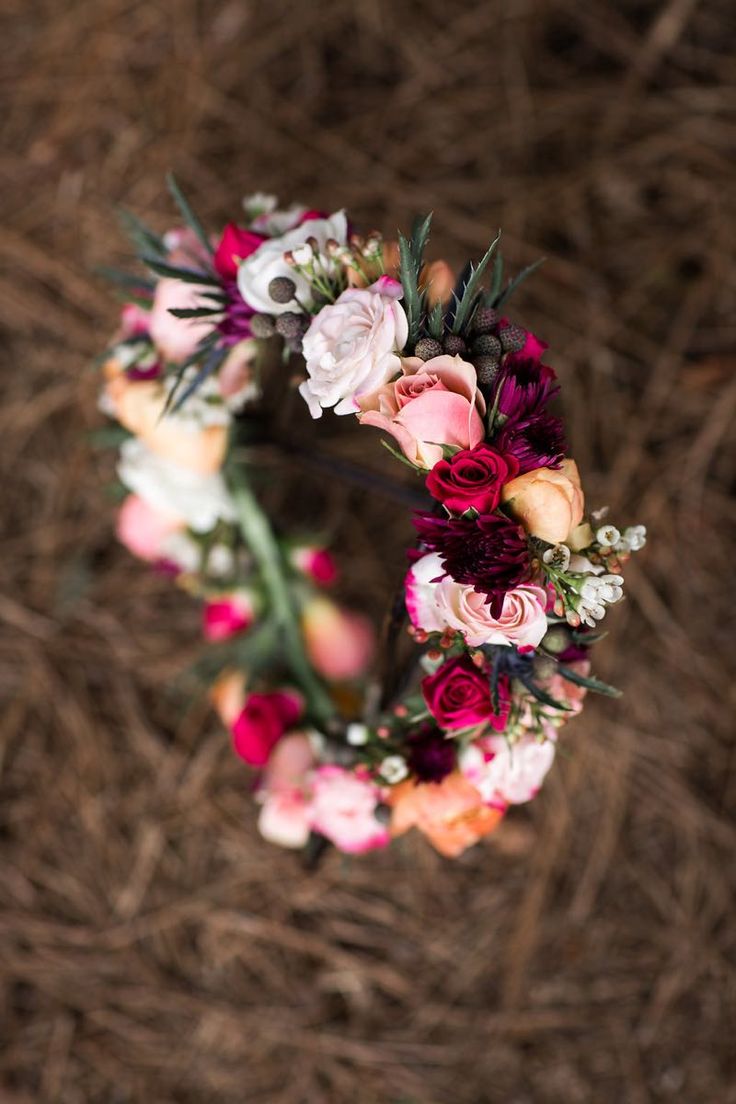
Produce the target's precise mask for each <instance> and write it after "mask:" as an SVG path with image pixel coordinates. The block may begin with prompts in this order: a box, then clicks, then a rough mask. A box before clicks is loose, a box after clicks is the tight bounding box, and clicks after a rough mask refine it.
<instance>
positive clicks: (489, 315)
mask: <svg viewBox="0 0 736 1104" xmlns="http://www.w3.org/2000/svg"><path fill="white" fill-rule="evenodd" d="M497 325H498V311H496V310H494V309H493V307H478V309H477V311H476V312H475V314H474V315H473V332H474V333H477V334H487V333H490V332H491V330H492V329H494V327H495V326H497Z"/></svg>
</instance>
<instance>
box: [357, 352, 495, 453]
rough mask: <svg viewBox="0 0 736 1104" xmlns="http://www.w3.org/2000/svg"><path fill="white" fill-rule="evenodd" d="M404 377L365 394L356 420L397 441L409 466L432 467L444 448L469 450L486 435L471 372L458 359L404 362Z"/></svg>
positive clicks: (410, 359)
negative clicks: (453, 447) (389, 435)
mask: <svg viewBox="0 0 736 1104" xmlns="http://www.w3.org/2000/svg"><path fill="white" fill-rule="evenodd" d="M402 371H403V375H402V376H401V377H400V378H399V379H398V380H395V381H394V382H393V383H388V384H386V385H385V386H383V387H381V388H380V390H378V391H376V392H375V393H374V394H372V395H366V396H365V397H364V398H363V399H362V400H361V403H360V408H361V411H362V413H361V414H360V416H359V421H360V422H361V423H363V424H364V425H372V426H376V428H377V429H383V430H385V431H386V433H390V434H391V435H392V436H393V437H395V438H396V440H397V442H398V444H399V446H400V448H401V450H402V452H403V453H404V455H405V456H406V457H407V459H408V460H410V461H411V462H412V464H416V465H417V466H418V467H421V468H433V467H434V465H435V464H436V463H438V461H440V460H441V459H442V446H443V445H456V446H457V447H458V448H461V449H472V448H475V446H476V445H478V444H480V442H481V441H482V440H483V438H484V436H485V430H484V427H483V418H482V417H481V415H482V414H483V413H484V412H485V402H484V399H483V396H482V395H481V394H480V392H479V391H478V386H477V384H478V380H477V376H476V374H475V368H474V367H473V365H472V364H468V363H467V362H466V361H464V360H462V359H461V358H460V357H457V356H454V357H453V356H438V357H434V358H433V359H432V360H427V361H423V360H420V359H419V357H408V358H406V359H405V360H404V361H403V363H402Z"/></svg>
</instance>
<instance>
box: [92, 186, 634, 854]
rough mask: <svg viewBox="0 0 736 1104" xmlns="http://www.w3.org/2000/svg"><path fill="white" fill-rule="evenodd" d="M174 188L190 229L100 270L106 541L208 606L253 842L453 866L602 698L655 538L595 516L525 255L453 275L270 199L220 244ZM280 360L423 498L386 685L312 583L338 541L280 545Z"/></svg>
mask: <svg viewBox="0 0 736 1104" xmlns="http://www.w3.org/2000/svg"><path fill="white" fill-rule="evenodd" d="M169 185H170V189H171V191H172V194H173V196H174V199H175V200H176V202H177V205H178V207H179V211H180V213H181V216H182V221H183V225H182V226H181V228H179V229H176V230H172V231H170V232H168V233H166V234H164V235H163V236H159V235H158V234H157V233H155V232H154V231H152V230H151V229H149V228H148V227H147V226H145V225H143V224H142V223H141V222H140V221H138V220H137V219H136V218H134V217H133V216H131V215H128V214H126V215H125V216H124V218H125V221H126V224H127V228H128V230H129V232H130V234H131V236H132V238H133V240H134V242H135V244H136V247H137V250H138V253H139V258H140V260H141V261H142V262H143V263H144V265H145V266H146V268H147V270H148V273H149V274H150V277H149V278H141V277H139V276H131V275H130V274H127V273H122V272H117V271H114V270H109V271H108V275H110V276H111V278H112V279H114V280H115V281H116V282H117V283H118V285H119V286H120V288H121V290H122V292H123V296H124V301H125V305H124V306H123V309H122V315H121V321H120V327H119V330H118V333H117V334H116V337H115V339H114V341H113V343H112V345H111V347H110V348H109V349H108V350H107V352H106V354H105V356H104V358H103V373H104V377H105V383H104V390H103V396H102V407H103V409H104V411H105V413H106V414H108V415H110V416H111V417H112V418H114V419H115V420H116V421H117V423H118V427H119V433H120V435H121V436H122V438H123V440H122V443H121V444H120V458H119V463H118V468H117V471H118V475H119V479H120V482H121V483H122V485H123V487H124V488H125V492H126V497H125V499H124V501H123V502H122V505H121V507H120V511H119V514H118V520H117V532H118V535H119V537H120V539H121V541H122V542H123V543H124V544H125V545H126V546H127V547H128V548H129V549H130V550H131V551H132V552H133V553H134V554H135V555H137V556H139V557H140V558H141V559H143V560H145V561H147V562H148V563H150V564H152V565H154V566H155V567H156V569H157V570H159V571H164V572H166V573H169V574H171V575H172V576H174V577H175V579H176V581H177V583H178V584H179V585H181V586H182V587H184V589H185V590H186V591H188V592H189V593H190V594H192V595H195V596H196V597H198V598H200V599H201V600H202V603H203V629H204V635H205V637H206V639H207V640H208V641H210V642H212V645H213V647H212V650H211V663H210V664H209V671H210V677H211V691H210V693H211V700H212V702H213V704H214V706H215V708H216V710H217V712H218V713H219V716H220V717H221V719H222V721H223V723H224V725H225V726H227V728H228V729H229V732H230V734H231V737H232V743H233V746H234V749H235V752H236V754H237V755H238V756H240V758H241V759H242V760H244V761H245V763H247V764H249V765H250V767H252V768H254V769H255V770H256V771H257V772H258V773H257V786H256V799H257V801H258V802H259V804H260V814H259V819H258V824H259V828H260V831H261V833H262V834H263V836H265V837H266V839H268V840H270V841H272V842H274V843H277V844H280V845H282V846H285V847H292V848H307V849H308V851H311V852H312V853H314V854H316V853H319V851H320V850H321V849H322V848H323V847H324V846H326V844H327V843H328V842H329V843H332V844H333V845H334V846H336V847H337V848H339V849H340V850H341V851H344V852H349V853H358V852H364V851H367V850H369V849H372V848H376V847H382V846H384V845H386V844H387V843H388V842H389V841H390V840H391V839H392V838H393V837H396V836H399V835H401V834H402V833H404V832H406V831H407V830H408V829H410V828H412V827H414V828H417V829H419V830H420V831H421V832H422V833H424V834H425V835H426V836H427V837H428V839H429V840H430V841H431V842H432V844H434V846H435V847H436V848H437V850H439V851H440V852H441V853H442V854H443V855H447V856H456V855H458V854H460V853H461V852H462V851H463V850H464V849H465V848H466V847H468V846H469V845H471V844H473V843H475V842H476V841H477V840H478V839H480V838H481V837H483V836H485V835H486V834H488V833H490V832H492V831H493V830H494V829H495V828H496V827H497V825H498V824H499V822H500V821H501V819H502V817H503V816H504V815H505V813H506V812H507V810H508V808H509V806H511V805H516V804H520V803H524V802H527V801H529V800H530V799H531V798H533V797H534V796H535V794H536V793H537V791H538V790H539V788H540V786H541V784H542V781H543V779H544V777H545V775H546V774H547V772H548V770H549V769H550V767H551V765H552V762H553V760H554V757H555V752H556V749H557V743H558V737H559V730H560V728H561V726H562V725H563V724H564V723H565V722H566V721H567V720H568V718H570V717H571V716H573V715H575V714H576V713H578V712H579V711H580V709H581V708H582V702H583V698H584V696H585V694H586V691H587V690H596V691H598V692H601V693H604V694H612V695H613V694H616V693H617V691H616V690H614V689H613V688H612V687H609V686H607V685H605V684H604V683H602V682H600V681H599V680H597V679H595V678H593V677H592V676H591V675H590V663H589V659H588V653H589V650H590V648H591V646H592V645H593V644H594V643H595V642H596V640H597V639H599V638H600V634H599V633H597V632H596V629H597V627H598V623H599V622H600V621H601V619H602V618H603V617H604V615H605V613H606V608H607V606H609V605H610V604H612V603H615V602H618V601H619V599H621V597H622V584H623V578H622V575H621V568H622V565H623V564H624V563H625V561H626V560H627V559H628V557H629V555H630V554H631V553H632V552H635V551H637V550H638V549H640V548H642V547H643V545H644V543H645V530H644V527H643V526H641V525H636V526H632V527H629V528H626V529H624V530H623V531H621V530H619V529H618V528H616V526H615V525H613V524H611V523H610V522H609V521H608V520H607V517H606V511H605V510H600V511H598V512H597V513H594V514H591V515H589V516H586V514H585V510H584V498H583V491H582V488H581V483H580V476H579V473H578V469H577V466H576V464H575V462H574V460H572V459H570V458H569V457H568V455H567V447H566V443H565V437H564V431H563V424H562V422H561V420H560V418H559V417H557V416H556V415H555V414H553V413H550V411H549V404H550V402H551V400H552V399H554V398H555V396H556V394H557V392H558V390H559V388H558V385H557V380H556V375H555V372H554V371H553V369H552V368H551V367H549V365H547V364H545V363H544V359H543V357H544V353H545V349H546V347H547V346H546V345H545V344H544V342H542V341H540V340H539V339H538V338H537V337H535V336H534V335H533V334H532V333H529V332H528V331H527V330H525V329H523V328H522V327H521V326H519V325H518V324H516V323H514V322H512V321H510V320H509V318H508V317H507V316H506V314H505V309H506V303H507V301H508V299H509V296H510V295H511V294H512V292H513V291H514V290H515V288H516V287H517V286H518V285H519V283H520V282H521V280H522V279H523V278H524V277H525V276H526V275H528V273H529V272H530V271H531V270H532V269H533V268H535V267H536V265H533V266H531V267H530V268H529V269H527V270H525V271H524V272H522V273H521V274H520V275H519V276H517V277H516V278H515V279H513V280H511V281H510V282H509V283H504V276H503V261H502V258H501V252H500V249H499V239H498V238H496V240H495V241H494V242H493V243H492V244H491V246H490V247H489V249H488V250H487V252H486V253H485V255H484V256H483V257H482V259H481V260H480V261H479V262H478V263H477V264H475V265H473V264H469V265H468V266H467V268H466V269H465V270H464V271H463V272H462V274H461V275H460V277H459V279H458V280H457V281H455V280H454V279H453V276H452V273H451V271H450V269H449V266H448V265H447V264H446V263H445V262H443V261H434V262H431V263H428V262H426V261H425V252H426V247H427V242H428V238H429V231H430V223H431V216H428V217H427V218H424V219H421V218H420V219H417V220H416V221H415V224H414V227H413V230H412V233H411V234H410V235H409V236H408V237H404V236H402V235H399V238H398V242H389V241H385V240H384V239H383V238H382V237H381V235H380V234H378V233H370V234H367V235H361V234H359V233H357V232H356V231H355V230H354V229H353V227H352V226H351V224H350V223H349V221H348V219H347V217H346V214H345V212H344V211H338V212H336V213H335V214H332V215H327V214H324V213H322V212H318V211H311V210H306V209H305V208H303V207H301V206H292V207H289V208H288V209H285V210H283V209H279V208H278V206H277V204H276V200H275V199H274V198H273V197H271V196H265V195H256V196H253V197H251V198H249V199H247V200H246V201H245V202H244V210H245V214H244V217H243V223H244V225H238V224H236V223H234V222H231V223H228V225H227V226H226V227H225V229H224V231H223V232H222V234H221V235H220V237H219V238H212V237H210V235H209V234H208V233H207V232H206V231H205V230H204V228H203V227H202V224H201V223H200V221H199V220H198V219H197V217H196V216H195V215H194V213H193V211H192V210H191V208H190V206H189V204H188V203H187V201H186V200H185V198H184V196H183V195H182V193H181V191H180V189H179V187H178V185H177V184H176V182H175V181H174V179H173V178H170V179H169ZM295 368H296V369H297V375H298V378H299V380H300V382H299V385H298V390H299V393H300V394H301V396H302V397H303V399H304V400H305V402H306V403H307V405H308V407H309V410H310V412H311V414H312V417H313V418H319V417H321V415H322V413H323V411H324V410H325V409H330V408H331V409H333V410H334V413H335V414H338V415H354V416H356V417H357V419H358V422H359V423H360V424H361V425H362V426H373V427H375V428H377V429H380V430H383V431H384V433H385V434H386V435H387V437H388V440H384V441H383V442H382V443H383V444H385V445H386V446H387V447H388V448H389V449H390V451H391V452H392V453H393V454H394V455H395V457H396V458H397V460H399V461H401V462H402V463H403V464H405V465H407V466H408V467H409V468H411V470H412V471H413V472H414V473H415V474H417V475H418V476H420V477H421V479H422V481H423V483H424V488H425V490H424V491H423V492H422V494H423V495H424V498H421V497H420V498H419V501H420V503H423V504H422V506H421V508H419V509H418V510H417V511H416V512H415V514H414V519H413V521H414V526H415V528H416V531H417V543H416V546H415V547H414V548H413V549H412V550H411V551H410V553H409V560H410V567H409V570H408V572H407V574H406V578H405V581H404V585H403V588H402V591H401V594H400V595H399V598H398V601H397V602H396V603H395V604H394V608H393V610H392V611H391V613H390V616H389V617H388V618H387V626H388V627H387V630H386V632H385V634H384V639H383V641H382V644H381V648H380V650H381V653H382V655H381V657H380V658H381V659H382V660H383V667H384V678H383V680H382V682H381V683H380V684H379V683H378V682H377V680H376V679H375V678H371V677H369V675H368V670H369V665H370V661H371V659H372V653H373V651H374V647H373V645H374V639H373V630H372V628H371V626H370V624H369V623H368V622H367V620H366V619H365V618H364V617H363V616H361V615H359V614H357V613H355V612H352V611H350V610H347V609H345V608H343V607H342V606H340V605H339V604H337V603H336V602H335V601H333V600H332V599H331V598H330V597H329V596H328V595H327V593H326V588H328V587H329V585H330V584H331V583H332V582H333V580H334V578H335V576H336V572H337V569H336V565H335V562H334V560H333V558H332V556H331V554H330V552H329V551H328V549H327V548H325V547H324V546H323V544H322V543H321V542H320V541H318V540H317V539H315V538H304V537H301V536H300V537H295V536H293V535H289V534H284V533H282V532H277V531H276V529H275V528H274V526H273V525H272V524H271V522H270V521H269V519H268V517H267V515H266V513H265V512H264V509H263V508H262V506H261V504H260V501H259V496H257V495H256V494H255V493H254V490H253V484H254V482H255V480H256V478H257V476H258V464H257V463H256V462H255V461H254V460H253V445H254V443H257V442H258V440H259V435H260V430H261V429H262V427H263V423H264V417H265V415H264V409H266V408H267V406H268V395H269V392H271V391H273V390H274V389H277V388H279V387H280V388H282V389H283V386H284V385H285V384H284V381H285V372H286V374H287V376H288V374H289V373H291V375H292V377H293V373H294V369H295ZM404 628H406V629H407V630H408V634H409V636H410V637H411V641H408V639H407V638H406V636H405V634H404V633H403V631H402V630H403V629H404ZM402 641H406V642H407V643H408V644H409V645H410V646H409V649H408V651H409V653H410V654H409V656H408V658H407V661H406V662H405V663H399V661H398V659H397V658H396V650H397V647H398V645H399V644H400V643H401V642H402ZM405 650H406V649H405Z"/></svg>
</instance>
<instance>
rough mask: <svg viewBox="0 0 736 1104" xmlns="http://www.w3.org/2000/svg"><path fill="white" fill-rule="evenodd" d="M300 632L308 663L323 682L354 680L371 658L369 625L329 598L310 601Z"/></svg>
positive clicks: (365, 620)
mask: <svg viewBox="0 0 736 1104" xmlns="http://www.w3.org/2000/svg"><path fill="white" fill-rule="evenodd" d="M302 630H303V633H304V642H305V644H306V646H307V652H308V654H309V658H310V660H311V661H312V663H313V664H314V666H315V668H316V669H317V671H319V673H320V674H321V675H324V677H325V678H327V679H336V680H340V679H351V678H357V677H358V676H359V675H362V674H363V672H364V671H365V670H366V668H367V667H368V665H369V664H370V662H371V660H372V658H373V652H374V648H375V633H374V631H373V626H372V624H371V623H370V621H369V620H368V619H367V618H366V617H363V616H361V615H360V614H358V613H353V612H352V611H351V610H344V609H341V608H340V606H338V605H336V604H335V603H334V602H331V601H330V599H329V598H324V597H322V596H320V597H315V598H312V599H310V601H309V602H308V603H307V605H306V606H305V608H304V612H303V614H302Z"/></svg>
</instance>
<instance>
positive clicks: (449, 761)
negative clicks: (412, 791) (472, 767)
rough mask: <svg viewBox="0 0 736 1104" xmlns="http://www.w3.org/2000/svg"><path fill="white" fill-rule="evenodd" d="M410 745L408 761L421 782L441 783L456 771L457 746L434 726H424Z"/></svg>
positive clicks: (414, 736)
mask: <svg viewBox="0 0 736 1104" xmlns="http://www.w3.org/2000/svg"><path fill="white" fill-rule="evenodd" d="M408 744H409V748H408V753H407V756H406V761H407V763H408V765H409V769H410V771H411V773H412V774H413V775H414V777H415V778H418V779H419V781H420V782H441V781H442V779H443V778H446V777H447V775H448V774H451V773H452V772H453V770H454V769H455V761H456V758H457V744H456V743H455V742H454V741H453V740H450V739H448V738H447V736H445V734H444V732H441V731H440V730H439V728H436V727H435V726H434V725H429V724H427V725H422V727H421V728H420V729H419V730H418V731H416V732H413V733H412V734H411V736H410V737H409V739H408Z"/></svg>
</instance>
